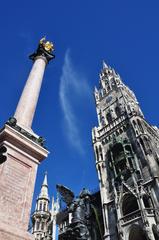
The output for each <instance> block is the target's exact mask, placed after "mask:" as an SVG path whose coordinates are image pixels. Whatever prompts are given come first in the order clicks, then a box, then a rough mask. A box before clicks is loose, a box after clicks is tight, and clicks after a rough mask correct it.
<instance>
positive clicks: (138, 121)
mask: <svg viewBox="0 0 159 240" xmlns="http://www.w3.org/2000/svg"><path fill="white" fill-rule="evenodd" d="M137 124H138V126H139V130H140V131H141V132H142V133H144V129H143V126H142V124H141V122H140V120H139V119H137Z"/></svg>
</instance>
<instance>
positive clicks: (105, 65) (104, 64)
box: [103, 60, 109, 69]
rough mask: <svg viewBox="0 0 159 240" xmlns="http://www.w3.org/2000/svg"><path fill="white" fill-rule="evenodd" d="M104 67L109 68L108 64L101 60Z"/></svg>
mask: <svg viewBox="0 0 159 240" xmlns="http://www.w3.org/2000/svg"><path fill="white" fill-rule="evenodd" d="M105 68H109V67H108V65H107V64H106V62H105V61H104V60H103V69H105Z"/></svg>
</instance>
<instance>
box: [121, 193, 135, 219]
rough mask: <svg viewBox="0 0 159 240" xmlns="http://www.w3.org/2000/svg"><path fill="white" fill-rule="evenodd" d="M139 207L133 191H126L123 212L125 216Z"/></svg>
mask: <svg viewBox="0 0 159 240" xmlns="http://www.w3.org/2000/svg"><path fill="white" fill-rule="evenodd" d="M138 209H139V206H138V203H137V199H136V197H135V196H134V195H133V194H132V193H126V194H125V195H124V196H123V200H122V213H123V216H125V215H128V214H130V213H132V212H135V211H137V210H138Z"/></svg>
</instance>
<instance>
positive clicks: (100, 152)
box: [99, 146, 103, 161]
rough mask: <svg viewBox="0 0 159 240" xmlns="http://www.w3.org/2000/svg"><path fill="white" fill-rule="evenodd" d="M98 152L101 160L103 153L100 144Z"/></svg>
mask: <svg viewBox="0 0 159 240" xmlns="http://www.w3.org/2000/svg"><path fill="white" fill-rule="evenodd" d="M99 154H100V158H101V160H102V161H103V153H102V148H101V146H99Z"/></svg>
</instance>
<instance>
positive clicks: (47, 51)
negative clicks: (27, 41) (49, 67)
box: [29, 37, 55, 63]
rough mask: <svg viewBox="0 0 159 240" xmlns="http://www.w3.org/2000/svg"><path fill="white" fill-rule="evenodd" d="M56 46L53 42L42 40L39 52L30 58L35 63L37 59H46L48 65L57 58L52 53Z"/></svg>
mask: <svg viewBox="0 0 159 240" xmlns="http://www.w3.org/2000/svg"><path fill="white" fill-rule="evenodd" d="M53 50H54V46H53V43H52V42H49V41H46V38H45V37H44V38H42V39H41V40H40V42H39V45H38V48H37V50H36V51H35V52H34V53H33V54H31V55H30V56H29V58H30V59H31V60H33V61H35V60H36V59H37V58H39V57H42V58H45V59H46V61H47V63H48V62H49V61H50V60H52V59H54V58H55V55H54V54H53V53H52V52H53Z"/></svg>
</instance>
